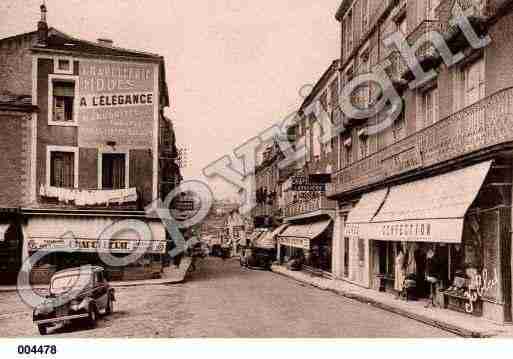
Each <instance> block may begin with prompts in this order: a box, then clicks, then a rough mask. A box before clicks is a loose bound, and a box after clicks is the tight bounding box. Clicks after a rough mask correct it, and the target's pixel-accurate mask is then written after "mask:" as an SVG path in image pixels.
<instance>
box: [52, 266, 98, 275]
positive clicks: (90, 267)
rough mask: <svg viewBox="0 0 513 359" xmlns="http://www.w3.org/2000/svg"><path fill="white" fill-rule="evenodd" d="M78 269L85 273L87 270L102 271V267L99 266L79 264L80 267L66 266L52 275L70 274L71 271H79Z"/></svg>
mask: <svg viewBox="0 0 513 359" xmlns="http://www.w3.org/2000/svg"><path fill="white" fill-rule="evenodd" d="M80 271H85V272H86V273H87V272H100V271H103V267H100V266H81V267H74V268H67V269H63V270H61V271H58V272H57V273H55V274H54V276H57V275H62V274H70V273H73V272H80Z"/></svg>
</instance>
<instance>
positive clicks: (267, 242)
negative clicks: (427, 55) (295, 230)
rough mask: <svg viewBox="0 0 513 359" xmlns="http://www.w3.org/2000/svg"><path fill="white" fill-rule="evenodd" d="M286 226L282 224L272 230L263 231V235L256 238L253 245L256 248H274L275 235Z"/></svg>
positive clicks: (286, 225)
mask: <svg viewBox="0 0 513 359" xmlns="http://www.w3.org/2000/svg"><path fill="white" fill-rule="evenodd" d="M288 226H289V225H288V224H282V225H281V226H279V227H278V228H276V229H275V230H274V231H272V232H271V231H267V232H265V234H264V235H262V236H260V237H259V238H258V240H257V241H256V242H255V244H254V246H255V247H257V248H264V249H275V248H276V243H277V236H278V235H280V234H281V233H282V232H283V231H284V230H285V228H287V227H288Z"/></svg>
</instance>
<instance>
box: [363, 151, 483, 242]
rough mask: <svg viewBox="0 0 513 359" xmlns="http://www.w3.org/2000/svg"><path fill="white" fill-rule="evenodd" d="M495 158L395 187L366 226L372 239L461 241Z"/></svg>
mask: <svg viewBox="0 0 513 359" xmlns="http://www.w3.org/2000/svg"><path fill="white" fill-rule="evenodd" d="M491 166H492V161H488V162H483V163H480V164H478V165H474V166H470V167H467V168H464V169H460V170H457V171H453V172H449V173H446V174H443V175H440V176H436V177H432V178H428V179H424V180H420V181H415V182H411V183H407V184H404V185H400V186H397V187H392V188H391V189H390V193H389V195H388V197H387V198H386V200H385V203H384V204H383V206H382V208H381V210H380V211H379V213H378V214H377V215H376V217H374V219H373V220H372V223H371V224H369V225H367V226H366V230H365V232H366V233H365V234H366V236H368V237H367V238H369V239H374V240H381V241H404V242H437V243H460V242H461V241H462V235H463V222H464V218H465V215H466V213H467V211H468V210H469V208H470V206H471V205H472V203H473V202H474V200H475V199H476V197H477V195H478V193H479V190H480V189H481V187H482V186H483V183H484V181H485V179H486V176H487V175H488V172H489V171H490V168H491Z"/></svg>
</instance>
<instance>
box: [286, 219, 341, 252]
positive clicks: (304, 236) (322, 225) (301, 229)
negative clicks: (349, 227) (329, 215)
mask: <svg viewBox="0 0 513 359" xmlns="http://www.w3.org/2000/svg"><path fill="white" fill-rule="evenodd" d="M331 223H332V220H330V219H328V220H323V221H317V222H313V223H309V224H293V225H290V227H288V228H287V229H285V230H284V231H283V232H282V233H281V234H280V235H279V236H278V238H279V240H280V243H281V244H283V245H288V246H290V247H296V248H303V249H308V248H309V247H310V241H312V240H314V239H316V238H317V237H319V236H321V235H322V234H323V233H324V232H326V230H327V229H328V227H329V226H330V224H331Z"/></svg>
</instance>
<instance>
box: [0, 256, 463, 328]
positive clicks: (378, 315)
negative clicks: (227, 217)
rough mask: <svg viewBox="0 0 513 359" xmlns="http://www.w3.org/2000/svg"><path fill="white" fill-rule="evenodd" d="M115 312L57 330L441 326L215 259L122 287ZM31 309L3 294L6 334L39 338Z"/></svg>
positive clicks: (0, 306)
mask: <svg viewBox="0 0 513 359" xmlns="http://www.w3.org/2000/svg"><path fill="white" fill-rule="evenodd" d="M116 297H117V302H116V303H115V312H114V314H113V315H110V316H107V317H102V318H101V319H100V320H99V322H98V326H97V328H95V329H83V328H71V327H67V328H58V329H56V330H54V331H53V332H52V331H50V335H52V336H54V337H57V338H60V337H76V338H89V337H100V338H102V337H104V338H191V337H192V338H203V337H209V338H298V337H305V338H362V337H363V338H383V337H384V338H408V337H413V338H430V337H431V338H432V337H437V338H440V337H452V336H453V335H452V334H450V333H447V332H444V331H442V330H440V329H437V328H433V327H430V326H426V325H424V324H421V323H418V322H415V321H413V320H410V319H407V318H404V317H401V316H398V315H396V314H393V313H389V312H386V311H383V310H381V309H378V308H374V307H372V306H369V305H366V304H362V303H360V302H356V301H352V300H350V299H347V298H343V297H341V296H338V295H336V294H333V293H331V292H326V291H322V290H319V289H316V288H313V287H310V286H306V285H304V284H301V283H298V282H295V281H293V280H291V279H288V278H286V277H283V276H280V275H276V274H273V273H271V272H266V271H253V270H248V269H242V268H240V266H239V263H238V261H235V260H227V261H223V260H221V259H217V258H209V259H206V260H204V261H202V262H201V263H200V264H199V265H198V266H197V270H196V271H195V272H194V273H192V274H191V275H190V277H189V278H188V280H187V281H186V282H185V283H183V284H173V285H167V286H166V285H154V286H137V287H128V288H117V289H116ZM31 315H32V310H31V308H28V307H27V306H25V305H24V304H23V303H22V302H21V300H20V299H19V297H18V295H17V293H15V292H6V293H0V337H27V336H28V337H35V336H39V334H38V332H37V328H36V327H35V326H34V325H33V323H32V321H31Z"/></svg>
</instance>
